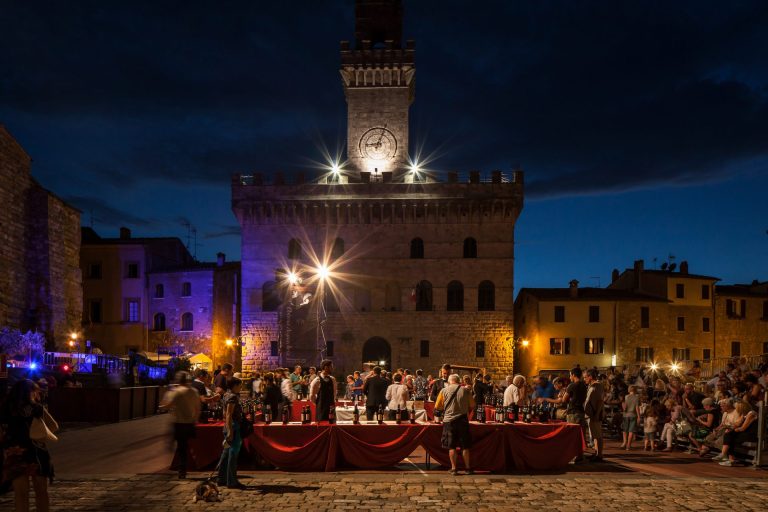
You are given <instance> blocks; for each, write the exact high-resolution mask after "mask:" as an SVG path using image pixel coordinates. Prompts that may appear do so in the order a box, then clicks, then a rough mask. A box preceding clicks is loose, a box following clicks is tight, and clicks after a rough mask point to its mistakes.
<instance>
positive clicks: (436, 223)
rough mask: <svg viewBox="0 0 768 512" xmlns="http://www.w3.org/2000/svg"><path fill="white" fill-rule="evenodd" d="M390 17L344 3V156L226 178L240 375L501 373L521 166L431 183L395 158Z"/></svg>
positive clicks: (393, 18) (398, 149) (393, 6)
mask: <svg viewBox="0 0 768 512" xmlns="http://www.w3.org/2000/svg"><path fill="white" fill-rule="evenodd" d="M401 16H402V9H401V6H400V2H398V1H389V2H381V1H377V2H374V1H358V2H357V3H356V26H355V28H356V30H355V41H354V43H350V42H347V41H343V42H342V43H341V75H342V83H343V88H344V93H345V97H346V100H347V106H348V130H347V137H348V140H347V162H346V163H345V164H342V165H329V172H328V173H327V174H325V175H323V176H321V177H319V178H313V179H311V180H305V178H304V177H303V176H294V177H293V179H290V180H289V179H287V178H286V177H285V176H283V175H282V174H279V173H278V174H275V175H274V178H273V180H272V181H271V182H269V183H268V182H267V180H265V179H264V178H263V177H262V176H260V175H258V174H257V175H252V176H240V175H238V176H235V177H234V179H233V183H232V209H233V211H234V213H235V215H236V217H237V219H238V221H239V223H240V225H241V227H242V332H243V339H244V340H245V342H246V343H245V348H244V354H243V368H244V369H245V370H247V371H248V370H254V369H257V368H263V367H274V366H276V365H291V364H293V363H297V362H298V363H304V364H316V363H317V362H318V361H319V360H320V359H321V358H323V357H329V358H331V359H333V361H334V363H335V365H336V367H337V369H338V370H339V371H340V372H345V373H346V372H350V371H352V370H353V369H356V368H360V366H361V364H362V363H363V362H364V361H383V362H384V365H385V366H387V367H406V368H410V369H416V368H423V369H424V370H425V371H426V372H427V373H435V372H436V371H437V369H438V367H439V365H440V364H442V363H444V362H452V363H455V364H468V365H474V366H479V367H486V368H488V369H489V370H491V371H492V372H493V373H494V374H496V375H497V376H500V375H502V374H505V373H506V372H508V371H509V369H510V368H511V366H512V351H511V344H510V340H511V339H512V323H513V318H512V312H513V296H514V295H513V278H514V273H513V266H514V226H515V221H516V219H517V217H518V215H519V214H520V211H521V209H522V207H523V183H522V172H519V171H517V172H510V173H506V174H505V173H502V172H501V171H494V172H492V173H489V175H488V176H487V177H485V178H486V179H484V177H483V176H482V175H481V173H480V172H476V171H475V172H471V173H469V174H468V175H467V176H466V177H460V176H459V174H458V173H448V174H447V175H446V176H442V177H441V176H438V175H437V174H435V173H430V172H427V171H425V170H421V169H419V168H418V166H417V165H414V162H411V161H410V159H409V157H408V135H409V133H408V108H409V106H410V104H411V102H412V101H413V98H414V83H415V82H414V75H415V61H414V51H415V45H414V43H413V41H408V42H406V43H405V45H402V36H401V31H402V28H401V27H402V19H401ZM441 178H443V179H442V180H441Z"/></svg>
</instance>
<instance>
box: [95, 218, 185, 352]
mask: <svg viewBox="0 0 768 512" xmlns="http://www.w3.org/2000/svg"><path fill="white" fill-rule="evenodd" d="M193 263H194V259H193V258H192V255H191V254H189V251H188V250H187V248H186V247H184V244H183V243H182V242H181V240H179V239H178V238H173V237H159V238H134V237H132V236H131V231H130V230H129V229H128V228H120V236H119V237H116V238H106V237H101V236H99V235H98V234H97V233H96V232H95V231H94V230H93V229H91V228H88V227H84V228H82V249H81V252H80V268H81V269H82V275H83V296H82V297H83V298H82V311H83V315H82V326H83V331H84V332H83V337H84V339H86V340H90V341H91V343H92V346H93V347H95V348H99V349H100V350H101V351H102V352H104V353H108V354H118V355H123V354H126V353H127V352H128V350H131V349H133V350H149V349H150V348H151V347H149V321H150V315H149V292H148V290H149V278H148V275H149V273H150V272H152V271H155V270H160V269H166V268H176V267H179V266H186V265H191V264H193Z"/></svg>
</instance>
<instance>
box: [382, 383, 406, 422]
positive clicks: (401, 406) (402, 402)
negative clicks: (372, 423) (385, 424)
mask: <svg viewBox="0 0 768 512" xmlns="http://www.w3.org/2000/svg"><path fill="white" fill-rule="evenodd" d="M393 378H394V381H395V382H394V383H393V384H392V385H390V386H389V387H387V394H386V396H385V398H386V399H387V400H388V401H389V404H388V408H389V414H388V415H387V419H388V420H395V419H397V411H398V410H400V419H403V420H407V419H408V409H407V405H406V402H407V401H408V388H407V387H406V386H405V384H403V376H402V375H401V374H399V373H396V374H395V376H394V377H393Z"/></svg>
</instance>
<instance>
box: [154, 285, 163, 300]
mask: <svg viewBox="0 0 768 512" xmlns="http://www.w3.org/2000/svg"><path fill="white" fill-rule="evenodd" d="M163 297H165V287H164V286H163V285H162V284H156V285H155V298H156V299H162V298H163Z"/></svg>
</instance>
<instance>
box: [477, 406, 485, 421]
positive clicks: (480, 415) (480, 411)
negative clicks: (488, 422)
mask: <svg viewBox="0 0 768 512" xmlns="http://www.w3.org/2000/svg"><path fill="white" fill-rule="evenodd" d="M475 416H476V417H477V421H478V422H480V423H485V405H483V404H482V403H481V404H479V405H478V406H477V414H476V415H475Z"/></svg>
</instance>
